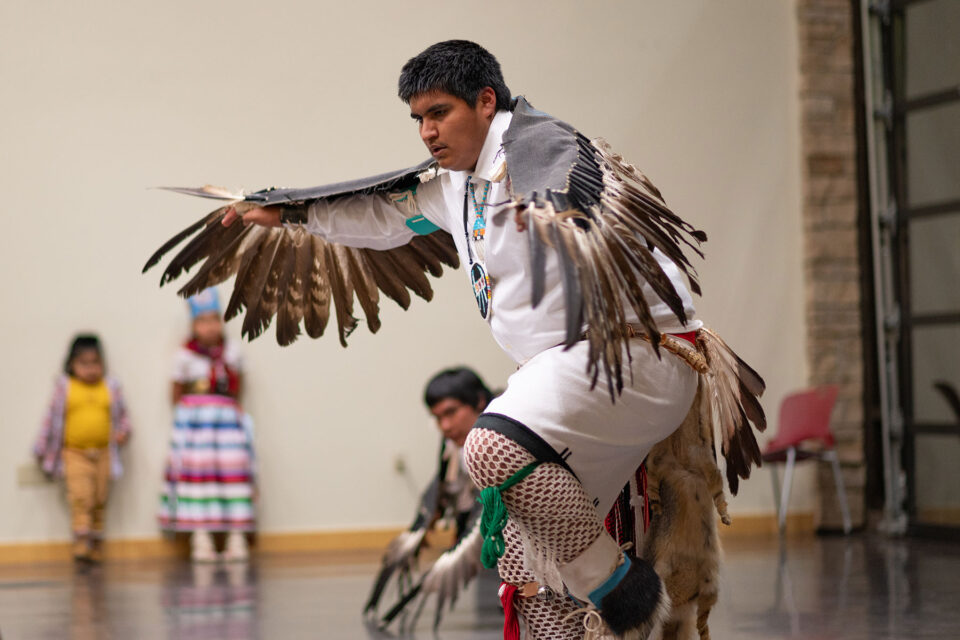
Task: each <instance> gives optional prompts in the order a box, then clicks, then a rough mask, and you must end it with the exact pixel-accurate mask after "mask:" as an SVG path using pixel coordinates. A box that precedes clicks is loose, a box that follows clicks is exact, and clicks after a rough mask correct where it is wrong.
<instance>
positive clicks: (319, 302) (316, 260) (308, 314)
mask: <svg viewBox="0 0 960 640" xmlns="http://www.w3.org/2000/svg"><path fill="white" fill-rule="evenodd" d="M325 244H326V243H325V242H324V241H323V240H321V239H320V238H317V237H316V236H310V237H308V238H307V241H306V242H305V243H304V246H305V249H304V253H303V256H305V258H304V259H303V260H301V261H300V265H301V268H302V266H303V265H309V271H306V274H307V275H306V276H305V278H304V287H305V291H304V298H305V302H304V304H305V305H306V307H305V308H304V310H303V328H304V329H305V330H306V332H307V335H308V336H310V337H311V338H319V337H320V336H322V335H323V332H324V330H325V329H326V328H327V323H328V322H329V321H330V279H329V276H328V271H327V259H326V255H325V252H324V250H323V247H324V245H325Z"/></svg>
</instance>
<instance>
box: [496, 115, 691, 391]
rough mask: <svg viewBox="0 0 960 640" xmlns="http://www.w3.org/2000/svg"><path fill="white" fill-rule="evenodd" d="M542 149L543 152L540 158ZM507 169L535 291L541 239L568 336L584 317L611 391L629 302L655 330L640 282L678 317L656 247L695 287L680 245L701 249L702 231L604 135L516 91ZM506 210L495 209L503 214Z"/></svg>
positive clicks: (591, 369)
mask: <svg viewBox="0 0 960 640" xmlns="http://www.w3.org/2000/svg"><path fill="white" fill-rule="evenodd" d="M545 150H546V152H547V153H548V154H549V156H548V157H549V159H550V162H549V163H546V164H545V162H544V159H543V157H544V156H543V154H544V152H545ZM504 151H505V157H506V174H507V178H508V179H509V180H510V191H511V194H512V201H511V203H510V205H509V206H508V207H506V208H505V209H504V210H503V211H512V212H515V213H516V214H517V216H518V218H519V219H520V220H521V221H522V222H523V224H524V225H525V227H526V233H527V234H528V237H529V246H530V265H531V271H532V274H533V277H532V300H533V304H534V306H536V305H537V304H538V303H539V302H540V301H541V299H542V296H543V292H544V280H545V277H546V273H545V264H546V261H545V258H544V256H545V247H547V246H549V247H552V248H553V249H555V251H556V254H557V257H558V260H559V264H560V268H561V281H562V284H563V291H564V302H565V308H566V339H565V344H566V345H567V346H572V345H573V344H575V343H576V342H578V341H580V340H581V339H582V338H583V329H582V328H583V326H584V325H586V326H587V327H589V329H588V331H587V334H586V337H587V340H588V342H589V362H588V373H589V375H590V376H591V382H592V384H596V382H597V380H598V378H599V376H600V374H601V373H602V374H604V376H605V379H606V382H607V385H608V389H609V391H610V395H611V397H615V396H616V395H617V394H618V393H619V392H620V390H621V389H622V388H623V376H622V370H623V365H624V362H623V354H624V353H626V354H627V358H629V340H630V338H631V337H632V336H633V332H632V331H630V330H629V328H628V327H627V326H626V307H627V306H628V305H629V307H630V309H631V310H632V311H633V312H634V313H635V314H636V316H637V318H639V320H640V322H641V324H642V325H643V326H644V328H645V330H646V332H647V334H648V335H649V336H650V338H651V342H652V343H653V346H654V348H655V349H656V348H658V345H659V336H660V334H659V331H658V329H657V326H656V323H655V322H654V320H653V318H652V317H651V314H650V309H649V306H648V304H647V301H646V299H645V298H644V295H643V290H642V288H643V284H644V282H646V283H649V285H650V286H651V287H652V289H653V291H654V292H656V294H657V295H658V296H659V297H660V299H662V300H663V301H664V302H665V303H666V304H667V305H668V306H669V308H670V309H671V311H673V313H674V314H675V315H676V316H677V318H678V319H679V320H680V321H681V322H686V319H687V318H686V313H685V311H684V306H683V301H682V299H681V297H680V295H679V294H678V293H677V291H676V289H675V288H674V286H673V283H672V282H671V281H670V279H669V278H668V277H667V275H666V274H665V273H664V272H663V269H662V268H661V267H660V265H659V263H658V262H657V260H656V258H655V256H654V254H653V250H654V249H658V250H660V251H661V252H662V253H663V254H665V255H666V256H667V257H669V258H670V259H671V260H673V262H674V263H675V264H676V265H677V267H678V268H679V269H680V270H681V272H683V274H684V275H685V276H686V278H687V280H688V282H689V284H690V289H691V290H692V291H693V292H694V293H700V285H699V283H698V281H697V276H696V271H695V269H694V268H693V266H692V265H691V263H690V261H689V260H688V259H687V257H686V255H685V254H684V247H686V248H688V249H691V250H693V251H694V252H695V253H696V254H698V255H700V256H701V257H702V253H701V252H700V249H699V244H700V243H701V242H703V241H705V240H706V234H704V233H703V232H702V231H699V230H697V229H695V228H693V227H692V226H691V225H689V224H688V223H686V222H684V221H683V220H681V219H680V218H679V217H678V216H677V215H675V214H674V213H673V212H671V211H670V210H669V209H668V208H667V207H666V205H665V204H664V202H663V199H662V198H661V197H660V193H659V191H657V189H656V188H655V187H654V186H653V184H651V182H650V181H649V180H648V179H647V178H646V177H645V176H644V175H643V174H642V173H640V172H639V171H638V170H637V169H636V168H635V167H633V166H632V165H630V164H627V163H625V162H624V161H623V159H622V158H621V157H620V156H619V155H617V154H615V153H613V152H612V151H611V150H610V147H609V146H608V145H607V144H606V143H605V142H603V141H602V140H599V139H598V140H590V139H588V138H586V137H585V136H583V135H582V134H580V133H578V132H577V131H575V130H574V129H573V128H572V127H570V126H569V125H567V124H565V123H563V122H560V121H559V120H556V119H554V118H552V117H550V116H547V115H546V114H542V113H540V112H537V111H534V110H533V109H532V108H531V107H530V106H529V105H528V104H527V103H526V102H525V101H523V100H522V99H519V101H518V104H517V106H516V108H515V111H514V120H513V122H512V123H511V127H510V129H509V130H508V131H507V133H506V134H505V135H504ZM506 218H507V216H506V215H503V214H502V213H501V214H500V215H498V216H496V217H495V220H494V221H495V223H499V224H503V223H504V222H505V220H506Z"/></svg>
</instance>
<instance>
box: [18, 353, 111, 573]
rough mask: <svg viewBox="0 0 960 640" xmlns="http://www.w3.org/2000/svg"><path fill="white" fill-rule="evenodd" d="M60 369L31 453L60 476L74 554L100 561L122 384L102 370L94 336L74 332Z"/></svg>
mask: <svg viewBox="0 0 960 640" xmlns="http://www.w3.org/2000/svg"><path fill="white" fill-rule="evenodd" d="M63 370H64V373H63V375H61V376H59V377H58V378H57V381H56V383H55V385H54V388H53V398H52V399H51V401H50V409H49V410H48V411H47V416H46V418H45V419H44V422H43V427H42V429H41V431H40V435H39V437H38V438H37V441H36V444H35V445H34V448H33V452H34V455H36V457H37V461H38V462H39V464H40V467H41V468H42V469H43V471H44V473H46V474H47V475H48V476H50V477H62V478H64V484H65V485H66V490H67V501H68V502H69V504H70V522H71V528H72V530H73V557H74V558H75V559H76V560H77V561H78V562H99V561H100V560H101V559H102V542H103V528H104V521H105V512H106V506H107V496H108V495H109V492H110V481H111V479H116V478H119V477H120V475H121V473H123V467H122V466H121V464H120V455H119V446H120V445H123V444H124V443H125V442H126V441H127V440H128V439H129V437H130V423H129V421H128V420H127V409H126V405H125V404H124V401H123V393H122V392H121V391H120V384H119V383H118V382H117V381H116V380H115V379H113V378H111V377H109V376H106V375H105V374H106V366H105V364H104V358H103V349H102V348H101V346H100V339H99V338H98V337H97V336H95V335H78V336H76V337H75V338H74V339H73V342H72V343H71V345H70V351H69V352H68V354H67V359H66V362H65V363H64V366H63Z"/></svg>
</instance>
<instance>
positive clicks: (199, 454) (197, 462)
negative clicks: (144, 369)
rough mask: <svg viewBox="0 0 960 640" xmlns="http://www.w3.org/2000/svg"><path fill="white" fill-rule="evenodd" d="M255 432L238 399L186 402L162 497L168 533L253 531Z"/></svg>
mask: <svg viewBox="0 0 960 640" xmlns="http://www.w3.org/2000/svg"><path fill="white" fill-rule="evenodd" d="M252 426H253V425H252V421H251V419H250V416H248V415H247V414H245V413H243V412H242V411H241V410H240V408H239V407H238V406H237V403H236V401H235V400H233V399H232V398H229V397H226V396H217V395H186V396H183V398H181V399H180V402H179V403H177V406H176V408H175V409H174V425H173V437H172V438H171V441H170V456H169V458H168V459H167V468H166V473H165V491H164V493H163V494H162V495H161V496H160V512H159V519H160V526H161V527H162V528H163V529H167V530H171V531H195V530H197V529H207V530H210V531H251V530H253V528H254V513H253V481H254V457H253V437H252V435H253V434H252Z"/></svg>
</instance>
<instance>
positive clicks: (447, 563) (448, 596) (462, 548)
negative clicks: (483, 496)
mask: <svg viewBox="0 0 960 640" xmlns="http://www.w3.org/2000/svg"><path fill="white" fill-rule="evenodd" d="M470 524H471V526H470V528H469V529H468V532H467V533H466V534H464V535H463V537H461V538H460V541H459V542H457V544H456V545H455V546H454V547H453V548H452V549H449V550H447V551H445V552H443V553H442V554H441V555H440V557H439V558H437V560H436V562H434V563H433V565H432V566H431V567H430V568H429V569H428V570H427V571H426V572H424V574H423V576H422V577H421V578H420V580H419V581H418V582H417V584H416V585H415V586H414V587H413V588H412V589H410V590H409V591H408V592H407V594H406V595H405V596H404V597H402V598H401V599H400V600H399V601H398V602H397V604H395V605H394V606H393V607H392V608H391V609H390V610H389V611H388V612H387V613H386V614H384V616H383V618H382V619H381V627H382V628H385V627H387V626H388V625H389V624H390V623H391V622H392V621H393V620H394V619H395V618H396V617H397V615H399V614H400V613H401V612H402V611H403V610H404V609H406V607H407V606H409V604H410V603H411V602H412V601H414V600H419V603H418V605H417V608H416V611H415V612H414V614H413V616H412V618H411V619H410V620H409V622H408V624H407V629H408V630H412V629H413V627H415V626H416V624H417V620H419V618H420V614H421V613H422V612H423V609H424V606H425V605H426V602H427V600H428V599H429V598H430V596H436V598H437V608H436V612H435V613H434V618H433V628H434V630H436V629H437V627H439V626H440V621H441V620H442V619H443V612H444V611H445V610H446V609H447V608H449V609H452V608H453V606H454V604H456V602H457V598H458V597H459V596H460V592H461V591H462V590H463V589H464V588H466V586H467V585H468V584H470V581H471V580H473V579H474V578H475V577H476V575H477V574H478V573H480V570H481V569H482V568H483V565H482V564H481V562H480V548H481V547H482V546H483V537H482V536H481V535H480V518H479V511H477V513H474V514H473V517H472V522H471V523H470Z"/></svg>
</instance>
